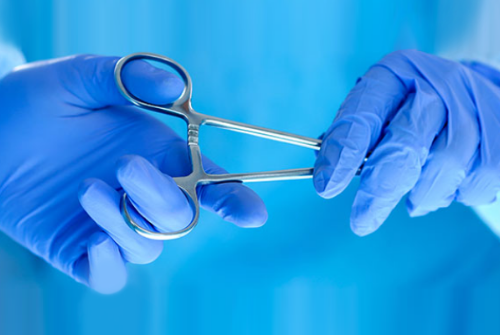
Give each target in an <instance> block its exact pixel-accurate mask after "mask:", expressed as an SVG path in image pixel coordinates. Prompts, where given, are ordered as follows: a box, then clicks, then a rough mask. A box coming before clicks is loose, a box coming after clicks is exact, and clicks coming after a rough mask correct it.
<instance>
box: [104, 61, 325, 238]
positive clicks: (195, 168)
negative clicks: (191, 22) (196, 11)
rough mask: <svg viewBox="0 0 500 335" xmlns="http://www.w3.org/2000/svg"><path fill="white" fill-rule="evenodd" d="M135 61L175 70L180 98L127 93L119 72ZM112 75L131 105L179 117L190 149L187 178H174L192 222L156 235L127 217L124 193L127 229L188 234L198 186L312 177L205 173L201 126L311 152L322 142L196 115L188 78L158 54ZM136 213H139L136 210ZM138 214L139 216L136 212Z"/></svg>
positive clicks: (305, 172)
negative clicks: (158, 101)
mask: <svg viewBox="0 0 500 335" xmlns="http://www.w3.org/2000/svg"><path fill="white" fill-rule="evenodd" d="M138 59H142V60H150V61H156V62H159V63H162V64H165V65H168V66H169V67H170V68H172V69H174V70H175V71H176V72H177V73H178V74H179V75H180V77H181V78H182V80H183V81H184V85H185V87H184V91H183V93H182V95H181V96H180V97H179V98H178V99H177V100H176V101H175V102H174V103H171V104H168V105H154V104H150V103H148V102H146V101H143V100H141V99H139V98H137V97H136V96H134V95H133V94H132V93H130V91H128V89H127V88H126V87H125V85H124V83H123V81H122V71H123V68H124V66H125V65H126V64H127V63H128V62H130V61H133V60H138ZM114 76H115V81H116V85H117V87H118V90H119V91H120V92H121V94H122V95H123V96H124V97H125V98H126V99H127V100H128V101H130V102H131V103H133V104H134V105H136V106H138V107H141V108H144V109H146V110H150V111H153V112H158V113H163V114H168V115H172V116H176V117H179V118H181V119H183V120H184V121H185V122H186V123H187V131H188V134H187V135H188V138H187V145H188V147H189V150H188V152H189V155H190V159H191V165H192V171H191V173H190V174H189V175H187V176H184V177H178V178H174V181H175V182H176V183H177V186H179V188H180V189H181V190H182V191H183V192H184V194H185V195H186V197H187V198H188V200H189V201H190V203H191V206H192V207H193V208H194V216H193V219H192V220H191V222H190V223H189V225H188V226H186V227H185V228H183V229H181V230H178V231H174V232H156V231H152V230H148V229H146V228H143V227H141V226H140V225H139V224H138V223H137V222H135V221H134V219H133V218H132V216H131V215H130V210H129V206H130V205H129V204H130V202H129V201H128V199H127V194H126V193H124V194H123V197H122V199H121V205H120V207H121V212H122V215H123V217H124V219H125V221H126V222H127V224H128V225H129V226H130V228H132V229H133V230H135V231H136V232H137V233H138V234H140V235H142V236H144V237H146V238H150V239H154V240H171V239H176V238H179V237H182V236H184V235H186V234H188V233H189V232H190V231H191V230H192V229H193V228H194V227H195V226H196V224H197V222H198V217H199V214H200V206H199V203H198V195H197V192H196V187H197V186H199V185H206V184H213V183H225V182H259V181H276V180H295V179H306V178H312V174H313V169H312V168H304V169H290V170H278V171H269V172H251V173H228V174H208V173H206V172H205V170H204V169H203V164H202V161H201V151H200V147H199V145H198V135H199V129H200V126H213V127H217V128H222V129H227V130H231V131H235V132H240V133H245V134H249V135H253V136H258V137H263V138H267V139H270V140H274V141H279V142H285V143H290V144H294V145H297V146H301V147H306V148H310V149H314V150H319V149H320V147H321V140H319V139H315V138H309V137H304V136H299V135H295V134H289V133H285V132H281V131H277V130H272V129H267V128H262V127H256V126H251V125H248V124H245V123H239V122H235V121H230V120H225V119H221V118H218V117H214V116H210V115H205V114H201V113H198V112H196V111H195V110H194V109H193V107H192V106H191V92H192V83H191V77H190V76H189V74H188V73H187V71H186V70H185V69H184V68H183V67H182V66H181V65H180V64H179V63H177V62H175V61H174V60H172V59H170V58H167V57H164V56H161V55H156V54H152V53H134V54H131V55H129V56H126V57H123V58H121V59H120V60H119V61H118V63H116V66H115V72H114ZM132 206H133V204H132ZM136 212H137V213H139V211H138V210H137V209H136ZM139 215H141V214H140V213H139ZM141 216H142V217H143V219H144V220H145V221H146V222H148V223H150V224H151V225H152V226H154V225H153V224H152V223H151V222H150V221H149V220H147V219H146V218H145V217H144V216H143V215H141Z"/></svg>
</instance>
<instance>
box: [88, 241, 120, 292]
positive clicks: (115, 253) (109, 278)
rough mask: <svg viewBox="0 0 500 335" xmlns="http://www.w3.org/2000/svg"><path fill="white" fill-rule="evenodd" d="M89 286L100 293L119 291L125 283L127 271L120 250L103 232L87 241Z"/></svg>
mask: <svg viewBox="0 0 500 335" xmlns="http://www.w3.org/2000/svg"><path fill="white" fill-rule="evenodd" d="M88 257H89V286H90V287H91V288H92V289H94V290H96V291H97V292H100V293H105V294H110V293H115V292H118V291H120V290H121V289H122V288H123V287H124V286H125V284H126V283H127V269H126V266H125V261H124V259H123V257H122V255H121V253H120V249H119V248H118V246H117V245H116V243H115V242H114V241H113V239H112V238H111V237H110V236H109V235H108V234H106V233H104V232H98V233H94V234H93V235H92V236H91V237H90V239H89V245H88Z"/></svg>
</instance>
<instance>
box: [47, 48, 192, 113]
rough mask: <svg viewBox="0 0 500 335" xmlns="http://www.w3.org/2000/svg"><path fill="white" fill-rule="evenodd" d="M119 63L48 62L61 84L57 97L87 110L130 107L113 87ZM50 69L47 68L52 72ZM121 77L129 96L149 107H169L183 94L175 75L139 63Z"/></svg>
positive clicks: (97, 59)
mask: <svg viewBox="0 0 500 335" xmlns="http://www.w3.org/2000/svg"><path fill="white" fill-rule="evenodd" d="M118 60H119V58H118V57H103V56H93V55H77V56H70V57H67V58H63V59H60V60H58V61H55V62H54V61H51V62H52V64H51V65H52V66H53V67H55V71H56V74H55V77H57V78H58V79H59V81H60V83H62V85H61V88H62V92H57V93H58V94H61V95H60V97H62V99H63V100H64V101H65V102H66V103H68V104H71V105H73V106H78V107H82V108H86V109H100V108H104V107H108V106H112V105H126V104H129V102H128V101H127V100H126V99H125V98H124V97H123V96H122V95H121V94H120V92H119V91H118V88H117V87H116V84H115V79H114V69H115V65H116V63H117V62H118ZM52 66H49V67H48V68H52V70H54V68H53V67H52ZM45 68H47V67H45ZM50 75H52V76H54V74H53V73H52V74H50ZM122 76H123V77H122V79H123V82H124V84H125V86H126V87H127V89H129V91H130V92H131V93H132V94H134V95H135V96H137V97H138V98H140V99H141V100H144V101H147V102H149V103H152V104H159V105H164V104H168V103H172V102H174V101H175V100H176V99H177V98H178V97H179V96H180V95H181V94H182V91H183V90H184V83H183V82H182V80H181V79H180V78H179V77H177V76H176V75H175V74H173V73H170V72H168V71H165V70H162V69H159V68H156V67H155V66H153V65H151V64H149V63H147V62H145V61H141V60H135V61H132V62H130V63H129V64H127V65H126V66H125V67H124V68H123V73H122Z"/></svg>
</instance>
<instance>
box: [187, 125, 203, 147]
mask: <svg viewBox="0 0 500 335" xmlns="http://www.w3.org/2000/svg"><path fill="white" fill-rule="evenodd" d="M199 129H200V126H198V125H197V124H190V125H188V145H190V144H196V145H198V137H199Z"/></svg>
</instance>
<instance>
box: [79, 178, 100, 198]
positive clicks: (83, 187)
mask: <svg viewBox="0 0 500 335" xmlns="http://www.w3.org/2000/svg"><path fill="white" fill-rule="evenodd" d="M99 182H100V180H99V179H96V178H88V179H85V180H83V181H82V182H81V183H80V185H79V186H78V199H79V200H80V201H84V200H85V198H86V197H87V196H88V195H89V194H90V193H91V192H92V190H93V189H94V188H95V186H96V184H97V183H99Z"/></svg>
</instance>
